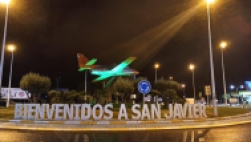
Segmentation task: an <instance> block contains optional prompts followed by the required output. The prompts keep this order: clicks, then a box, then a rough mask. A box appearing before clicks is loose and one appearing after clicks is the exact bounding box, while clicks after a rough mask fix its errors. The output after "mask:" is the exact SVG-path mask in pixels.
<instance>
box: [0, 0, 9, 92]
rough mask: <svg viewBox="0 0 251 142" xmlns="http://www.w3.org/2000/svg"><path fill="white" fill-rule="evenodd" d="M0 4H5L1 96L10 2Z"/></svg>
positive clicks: (0, 66) (0, 78) (0, 64)
mask: <svg viewBox="0 0 251 142" xmlns="http://www.w3.org/2000/svg"><path fill="white" fill-rule="evenodd" d="M0 2H1V3H4V4H6V12H5V23H4V34H3V43H2V50H1V61H0V95H1V93H2V79H3V78H2V76H3V64H4V49H5V43H6V36H7V25H8V13H9V3H10V0H0Z"/></svg>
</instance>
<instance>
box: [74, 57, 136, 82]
mask: <svg viewBox="0 0 251 142" xmlns="http://www.w3.org/2000/svg"><path fill="white" fill-rule="evenodd" d="M77 58H78V65H79V69H78V71H84V70H86V69H89V70H90V71H91V74H93V75H97V76H99V77H98V78H96V79H94V81H100V80H104V79H107V78H110V77H116V76H129V75H135V74H138V73H139V72H138V71H136V70H133V69H131V68H129V67H128V65H129V64H131V63H132V62H133V61H134V60H135V59H136V57H129V58H127V59H126V60H125V61H123V62H121V63H120V64H118V65H117V66H115V67H114V68H112V69H108V68H106V67H104V66H100V65H95V63H96V61H97V59H91V60H88V59H87V58H86V57H85V56H84V55H83V54H81V53H77Z"/></svg>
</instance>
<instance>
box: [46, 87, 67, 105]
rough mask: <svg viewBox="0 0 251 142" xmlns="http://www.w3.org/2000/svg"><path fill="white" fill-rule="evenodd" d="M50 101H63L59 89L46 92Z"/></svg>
mask: <svg viewBox="0 0 251 142" xmlns="http://www.w3.org/2000/svg"><path fill="white" fill-rule="evenodd" d="M48 96H49V102H50V103H61V102H62V101H63V97H62V96H63V94H62V93H61V92H60V91H56V90H51V91H50V92H49V93H48Z"/></svg>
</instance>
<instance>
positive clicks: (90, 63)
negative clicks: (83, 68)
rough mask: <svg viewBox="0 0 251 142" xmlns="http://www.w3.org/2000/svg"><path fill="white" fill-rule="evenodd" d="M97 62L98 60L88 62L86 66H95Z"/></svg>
mask: <svg viewBox="0 0 251 142" xmlns="http://www.w3.org/2000/svg"><path fill="white" fill-rule="evenodd" d="M96 62H97V59H95V58H94V59H91V60H90V61H88V62H87V63H86V64H85V65H87V66H90V65H93V64H95V63H96Z"/></svg>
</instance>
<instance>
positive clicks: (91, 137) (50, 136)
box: [0, 124, 251, 142]
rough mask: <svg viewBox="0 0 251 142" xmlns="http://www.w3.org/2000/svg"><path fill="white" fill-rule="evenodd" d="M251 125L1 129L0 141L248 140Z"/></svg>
mask: <svg viewBox="0 0 251 142" xmlns="http://www.w3.org/2000/svg"><path fill="white" fill-rule="evenodd" d="M250 141H251V124H245V125H237V126H230V127H222V128H211V129H189V130H160V131H129V132H128V131H127V132H56V131H54V132H38V131H27V130H18V131H17V130H0V142H250Z"/></svg>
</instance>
